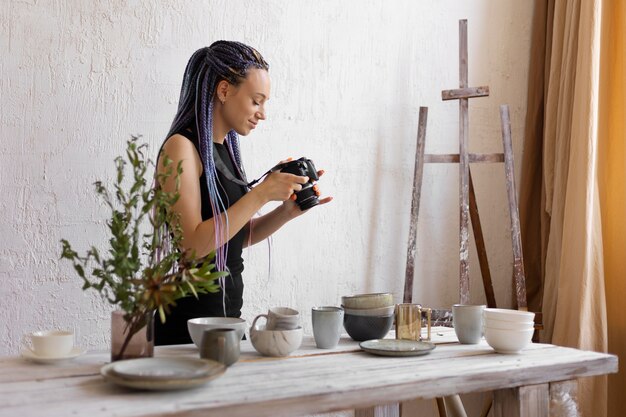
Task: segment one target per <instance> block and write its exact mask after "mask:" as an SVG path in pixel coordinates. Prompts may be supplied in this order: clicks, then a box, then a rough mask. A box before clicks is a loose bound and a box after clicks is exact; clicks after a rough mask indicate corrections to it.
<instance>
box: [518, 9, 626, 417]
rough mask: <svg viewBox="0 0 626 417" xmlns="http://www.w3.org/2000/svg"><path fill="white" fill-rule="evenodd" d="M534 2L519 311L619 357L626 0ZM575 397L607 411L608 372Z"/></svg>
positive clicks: (589, 410)
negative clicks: (522, 306)
mask: <svg viewBox="0 0 626 417" xmlns="http://www.w3.org/2000/svg"><path fill="white" fill-rule="evenodd" d="M535 5H536V9H535V21H534V28H533V31H534V33H533V38H532V41H533V49H532V56H531V71H530V81H529V93H528V114H527V120H526V137H525V143H524V159H523V161H522V182H521V192H520V215H521V223H522V234H523V245H524V256H525V269H526V273H527V289H528V297H529V308H530V309H531V310H533V311H541V312H542V313H543V324H544V331H543V332H542V333H541V340H542V341H544V342H550V343H554V344H558V345H563V346H571V347H576V348H580V349H585V350H595V351H607V347H610V348H611V351H612V352H615V353H623V352H624V344H625V342H624V339H625V336H626V335H625V333H624V327H626V326H624V323H625V321H624V319H620V318H619V317H624V314H623V313H622V312H621V311H619V307H618V304H616V302H617V301H618V300H619V297H621V296H623V295H626V292H625V291H624V281H625V280H626V276H625V275H624V271H625V269H624V262H625V261H624V259H625V258H626V253H624V251H625V249H626V245H625V243H626V242H625V241H624V236H626V230H625V228H624V216H625V215H626V211H625V207H626V206H625V205H624V204H625V200H624V182H625V181H626V178H625V177H624V173H625V172H624V163H626V158H625V156H626V155H625V153H624V152H625V149H624V140H625V135H624V125H623V123H624V119H625V117H624V106H623V104H624V101H623V100H624V96H625V93H624V77H625V76H626V74H625V73H624V65H623V59H624V48H625V44H624V42H623V38H624V32H623V31H624V24H626V20H625V19H624V14H623V13H624V10H623V8H624V1H623V0H538V1H536V2H535ZM620 13H621V15H620ZM618 39H621V43H619V42H617V40H618ZM619 57H621V58H619ZM620 59H621V60H620ZM620 63H621V67H620V66H619V65H618V64H620ZM619 88H621V92H619V93H617V94H616V89H619ZM620 103H621V107H620ZM620 109H621V110H620ZM620 112H621V113H620ZM618 125H619V126H618ZM620 152H621V153H620ZM607 158H610V161H608V160H607ZM620 227H621V229H620ZM620 239H621V240H620ZM605 269H606V271H605ZM605 278H606V280H605ZM605 285H606V287H607V289H606V290H605ZM620 286H621V287H620ZM605 293H608V297H607V296H606V295H605ZM607 309H608V312H609V313H610V315H609V316H608V317H609V320H608V322H607ZM607 323H608V326H609V327H608V330H607ZM616 326H617V327H616ZM620 329H621V330H620ZM607 332H608V335H609V336H610V338H609V337H608V336H607ZM614 349H615V350H614ZM614 381H615V385H614ZM620 382H621V385H620ZM611 384H612V385H611V387H610V393H611V398H610V401H611V402H610V403H609V404H610V405H609V407H608V409H609V410H610V413H611V414H610V415H611V416H618V415H619V416H621V415H624V414H623V413H626V408H624V407H623V405H624V403H623V401H624V397H625V395H624V394H623V393H624V392H626V385H623V375H622V376H621V379H620V376H619V375H618V376H617V377H611ZM617 392H620V393H621V394H619V395H614V393H617ZM579 393H580V406H581V407H580V408H581V414H582V415H583V416H589V417H592V416H593V417H596V416H606V415H607V385H606V377H599V378H593V379H590V378H586V379H582V380H581V381H580V386H579ZM618 397H619V398H618ZM617 401H622V403H620V404H618V403H617ZM615 413H616V414H615Z"/></svg>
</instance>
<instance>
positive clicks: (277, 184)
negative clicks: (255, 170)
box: [254, 171, 309, 202]
mask: <svg viewBox="0 0 626 417" xmlns="http://www.w3.org/2000/svg"><path fill="white" fill-rule="evenodd" d="M308 181H309V178H308V177H301V176H299V175H294V174H289V173H287V172H280V171H276V172H272V173H271V174H269V175H268V176H267V177H265V179H264V180H263V182H262V183H261V184H259V185H258V186H256V187H255V188H254V190H257V192H259V193H261V195H262V196H263V198H264V199H265V200H266V201H267V202H270V201H285V200H288V199H289V198H290V197H291V196H292V195H295V194H294V193H295V192H296V191H300V190H301V189H302V184H306V183H307V182H308Z"/></svg>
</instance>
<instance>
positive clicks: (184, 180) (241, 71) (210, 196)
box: [155, 41, 332, 345]
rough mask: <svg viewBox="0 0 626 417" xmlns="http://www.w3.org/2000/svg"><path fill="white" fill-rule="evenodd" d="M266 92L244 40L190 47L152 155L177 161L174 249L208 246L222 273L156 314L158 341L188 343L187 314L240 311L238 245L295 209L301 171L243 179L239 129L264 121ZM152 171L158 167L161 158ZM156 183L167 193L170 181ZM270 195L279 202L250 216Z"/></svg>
mask: <svg viewBox="0 0 626 417" xmlns="http://www.w3.org/2000/svg"><path fill="white" fill-rule="evenodd" d="M269 97H270V78H269V73H268V65H267V63H266V62H265V60H264V59H263V57H262V56H261V54H259V52H257V51H256V50H255V49H253V48H251V47H249V46H247V45H244V44H242V43H239V42H228V41H218V42H215V43H213V44H212V45H211V46H210V47H208V48H202V49H200V50H198V51H196V52H195V53H194V54H193V56H192V57H191V59H190V60H189V62H188V64H187V68H186V70H185V75H184V79H183V86H182V89H181V94H180V102H179V104H178V112H177V114H176V117H175V118H174V122H173V123H172V126H171V128H170V131H169V133H168V135H167V139H166V141H165V143H164V144H163V147H162V151H161V152H160V153H159V155H162V154H167V155H168V156H169V158H170V159H172V161H173V162H174V165H173V166H176V164H178V162H179V161H182V167H183V172H182V174H181V176H180V188H179V192H180V199H179V200H178V202H177V203H176V204H175V205H174V207H173V209H174V210H175V211H176V212H178V213H179V214H180V225H181V228H182V233H183V240H182V245H183V247H182V248H181V249H182V250H189V251H195V254H196V256H197V257H203V256H206V255H207V254H209V252H211V251H213V250H215V251H216V265H217V268H218V269H220V270H226V271H228V272H229V273H230V276H228V277H227V278H225V279H223V280H222V281H221V290H220V292H218V293H212V294H200V295H199V299H196V298H195V297H187V298H184V299H180V300H178V301H177V306H176V307H175V308H173V309H172V312H171V314H170V315H169V316H168V317H167V321H166V323H165V324H162V323H161V322H160V320H156V325H155V326H156V329H155V333H156V335H155V336H156V337H155V339H156V340H155V341H156V344H158V345H162V344H182V343H191V339H190V338H189V334H188V332H187V320H188V319H190V318H194V317H211V316H221V317H240V316H241V307H242V303H243V299H242V294H243V280H242V276H241V273H242V272H243V259H242V257H241V254H242V249H243V248H244V247H246V246H248V245H252V244H255V243H257V242H259V241H262V240H264V239H266V238H267V237H268V236H270V235H271V234H272V233H274V232H275V231H276V230H278V229H279V228H280V227H282V226H283V225H284V224H285V223H287V222H288V221H290V220H292V219H294V218H295V217H297V216H299V215H300V214H302V213H303V212H302V211H301V210H300V209H299V207H298V206H297V205H296V204H295V203H294V201H293V197H295V194H294V193H295V192H297V191H299V190H300V189H301V188H302V184H305V183H306V182H307V181H308V178H307V177H303V176H297V175H293V174H289V173H283V172H274V173H271V174H269V175H268V176H267V177H266V178H265V179H264V180H263V182H261V183H260V184H259V185H257V186H256V187H254V188H252V189H248V187H246V186H245V185H243V184H245V183H246V178H245V173H244V170H243V166H242V162H241V154H240V152H239V135H243V136H246V135H248V134H249V133H250V132H251V131H252V130H253V129H254V128H255V127H256V126H257V124H258V123H259V122H260V121H261V120H265V104H266V102H267V100H268V99H269ZM158 169H159V172H163V171H164V167H163V161H162V160H161V159H160V160H159V165H158ZM321 174H323V171H320V172H319V173H318V175H321ZM161 186H162V187H163V188H164V189H165V190H167V191H173V190H174V187H175V185H174V180H173V179H172V178H170V179H169V180H168V181H167V182H166V183H164V184H161ZM331 199H332V198H331V197H327V198H324V199H321V200H320V204H325V203H328V202H329V201H330V200H331ZM270 201H282V202H283V204H282V205H280V206H278V207H277V208H276V209H274V210H273V211H272V212H270V213H268V214H266V215H264V216H261V217H258V218H255V219H252V217H253V216H254V214H255V213H257V212H258V211H259V210H260V209H261V208H262V207H263V206H264V205H265V204H266V203H269V202H270ZM214 213H218V215H217V216H216V215H214Z"/></svg>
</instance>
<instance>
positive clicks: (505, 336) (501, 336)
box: [485, 327, 535, 353]
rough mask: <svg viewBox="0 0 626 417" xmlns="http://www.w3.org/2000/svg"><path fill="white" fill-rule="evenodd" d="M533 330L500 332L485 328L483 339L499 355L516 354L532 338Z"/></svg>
mask: <svg viewBox="0 0 626 417" xmlns="http://www.w3.org/2000/svg"><path fill="white" fill-rule="evenodd" d="M534 332H535V329H528V330H502V329H492V328H490V327H485V339H486V340H487V343H488V344H489V346H491V347H492V348H493V349H494V350H495V351H496V352H499V353H518V352H519V351H521V350H522V349H524V348H525V347H526V346H527V345H528V344H529V343H530V341H531V339H532V338H533V333H534Z"/></svg>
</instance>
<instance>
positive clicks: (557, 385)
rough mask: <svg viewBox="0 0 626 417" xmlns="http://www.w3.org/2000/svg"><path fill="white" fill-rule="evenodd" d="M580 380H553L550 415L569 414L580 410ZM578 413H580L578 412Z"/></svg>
mask: <svg viewBox="0 0 626 417" xmlns="http://www.w3.org/2000/svg"><path fill="white" fill-rule="evenodd" d="M577 394H578V380H576V379H572V380H570V381H561V382H553V383H551V384H550V415H552V416H569V415H572V411H574V410H578V399H577V398H576V396H577ZM576 415H578V414H576Z"/></svg>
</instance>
